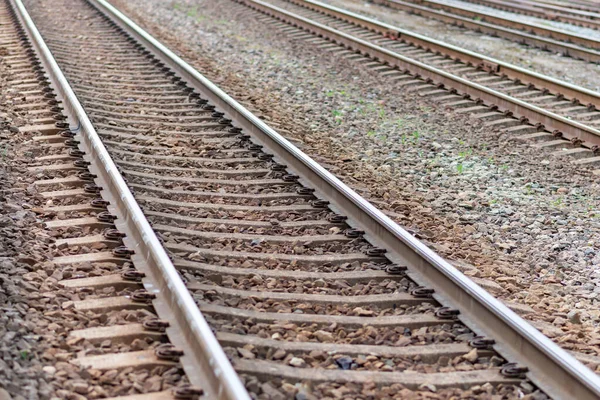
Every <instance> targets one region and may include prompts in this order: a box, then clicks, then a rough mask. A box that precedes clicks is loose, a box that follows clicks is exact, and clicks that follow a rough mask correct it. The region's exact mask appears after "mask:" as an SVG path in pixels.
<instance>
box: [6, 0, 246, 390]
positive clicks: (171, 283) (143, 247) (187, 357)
mask: <svg viewBox="0 0 600 400" xmlns="http://www.w3.org/2000/svg"><path fill="white" fill-rule="evenodd" d="M10 1H11V4H12V6H13V8H14V9H15V10H16V11H17V15H18V16H19V18H20V19H21V23H22V25H23V26H24V27H25V29H26V31H27V33H28V35H29V37H30V38H31V39H32V40H31V41H32V43H33V45H34V47H35V49H36V52H37V54H38V56H40V59H41V60H42V62H43V64H44V65H45V67H46V68H45V69H46V71H47V72H48V73H49V74H50V78H51V82H52V85H53V86H54V88H55V89H56V91H57V94H58V97H59V98H60V99H61V100H63V101H62V104H63V105H64V107H65V110H66V111H67V113H68V115H69V118H70V120H71V122H75V123H76V124H79V126H80V130H79V136H80V138H81V139H82V142H81V144H82V147H83V149H84V150H85V152H86V153H87V155H88V157H87V158H88V161H92V167H95V168H94V171H93V172H95V173H97V175H98V176H99V183H101V185H100V186H103V189H104V190H103V194H106V195H108V198H109V200H110V201H111V204H114V205H115V206H114V207H110V209H111V211H112V212H113V213H114V214H116V215H117V216H118V217H119V219H117V221H115V225H116V226H117V227H118V228H120V229H121V230H122V231H123V232H124V233H126V234H127V238H126V239H125V244H127V245H128V247H129V248H131V249H134V250H135V253H136V254H135V256H134V257H137V260H141V261H142V264H144V265H142V267H146V268H143V270H144V272H148V271H149V272H150V273H149V274H147V275H148V276H149V277H150V278H151V279H145V280H144V286H145V287H146V289H147V290H148V291H150V292H154V293H156V294H157V296H158V298H159V300H163V301H164V302H165V303H167V305H164V304H161V303H162V302H161V301H158V302H154V303H155V304H154V305H155V308H156V310H157V311H158V312H159V315H161V318H163V319H166V320H168V321H170V322H171V327H170V328H167V334H168V336H169V338H170V340H171V341H172V342H173V344H175V345H178V347H181V348H182V349H184V356H183V357H182V358H181V359H180V361H181V364H182V365H183V367H184V369H185V370H186V373H187V375H188V378H189V379H190V381H191V383H192V384H194V385H198V386H200V387H202V388H203V389H204V391H205V393H206V394H207V395H208V397H209V398H211V399H212V398H215V399H222V400H230V399H240V400H250V397H249V395H248V393H247V392H246V390H245V388H244V386H243V385H242V383H241V381H240V380H239V377H238V376H237V373H236V372H235V371H234V370H233V367H232V366H231V364H230V362H229V360H228V359H227V357H226V355H225V353H224V352H223V349H222V348H221V346H220V344H219V343H218V341H217V339H216V338H215V336H214V335H213V333H212V331H211V329H210V327H209V325H208V323H207V322H206V320H205V319H204V317H203V316H202V314H201V313H200V311H199V309H198V307H197V306H196V304H195V302H194V300H193V298H192V297H191V295H190V293H189V292H188V290H187V289H186V287H185V284H184V283H183V281H182V280H181V278H180V276H179V274H178V272H177V270H176V269H175V267H174V266H173V264H172V263H171V260H170V259H169V257H168V256H167V253H166V252H165V250H164V248H163V247H162V245H161V244H160V242H159V240H158V238H157V237H156V235H155V233H154V231H153V230H152V228H151V227H150V224H149V223H148V221H147V219H146V217H145V216H144V214H143V212H142V210H141V209H140V207H139V205H138V203H137V201H136V200H135V199H134V197H133V195H132V194H131V192H130V190H129V188H128V187H127V185H126V183H125V181H124V180H123V178H122V176H121V174H120V173H119V172H118V170H117V167H116V165H115V164H114V162H113V160H112V159H111V157H110V155H109V154H108V152H107V150H106V148H105V147H104V145H103V143H102V141H101V139H100V137H99V135H98V133H97V132H96V130H95V129H94V127H93V125H92V123H91V122H90V120H89V118H88V116H87V114H86V113H85V111H84V109H83V107H82V106H81V104H80V102H79V100H78V99H77V96H76V95H75V93H74V92H73V90H72V89H71V87H70V85H69V83H68V81H67V79H66V78H65V76H64V74H63V73H62V71H61V69H60V67H59V66H58V64H57V63H56V61H55V60H54V58H53V56H52V53H51V52H50V50H49V48H48V47H47V45H46V44H45V42H44V39H43V38H42V36H41V35H40V33H39V31H38V30H37V27H36V26H35V24H34V22H33V20H32V19H31V17H30V16H29V14H28V12H27V10H26V9H25V7H24V5H23V3H22V1H21V0H10ZM136 265H137V263H136ZM154 284H156V286H155V285H154ZM161 309H162V311H163V313H160V311H161ZM177 328H180V329H177ZM182 328H183V329H182Z"/></svg>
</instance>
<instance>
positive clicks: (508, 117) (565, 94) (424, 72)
mask: <svg viewBox="0 0 600 400" xmlns="http://www.w3.org/2000/svg"><path fill="white" fill-rule="evenodd" d="M239 2H240V3H242V4H246V5H248V6H249V7H251V8H253V9H256V10H258V11H260V12H262V13H265V14H267V15H269V16H272V17H274V18H276V19H278V20H281V21H284V22H285V23H287V24H290V25H292V26H294V27H298V28H300V29H301V30H303V31H307V32H309V34H312V35H316V36H319V37H321V38H322V39H321V40H322V43H313V45H318V46H320V47H321V48H323V49H325V50H328V51H330V52H332V53H334V54H336V55H339V56H340V57H344V58H347V59H350V58H351V59H356V60H358V61H359V62H361V63H363V64H365V65H366V66H367V67H370V68H372V69H373V70H374V71H376V72H377V73H379V74H380V75H381V76H385V77H387V78H388V79H391V80H392V81H394V82H395V83H396V85H398V87H411V86H412V87H413V90H418V91H419V93H421V94H423V95H424V96H431V97H434V98H436V99H437V100H439V101H440V102H442V103H443V104H445V105H447V106H449V107H453V108H461V110H459V112H461V113H475V114H477V115H476V117H477V118H480V119H482V120H484V121H487V122H486V124H488V125H489V126H497V127H505V128H506V131H507V132H508V133H510V134H511V135H515V137H516V138H517V139H520V140H536V141H539V142H540V143H538V144H537V146H539V147H541V148H548V149H553V148H560V149H561V150H559V151H558V152H556V155H560V156H563V155H573V156H575V157H577V160H576V161H574V162H576V163H579V164H583V165H585V164H594V163H597V162H598V161H600V158H599V157H598V156H597V154H598V151H599V147H598V146H600V131H599V130H598V129H597V128H596V127H597V126H599V124H600V119H599V118H600V112H599V111H598V110H597V107H598V104H599V101H598V100H599V98H600V94H599V93H597V92H593V91H590V90H587V89H584V88H581V87H577V86H574V85H571V84H568V83H566V82H562V81H559V80H556V79H553V78H551V77H547V76H544V75H541V74H537V73H535V72H532V71H528V70H526V69H523V68H520V67H517V66H514V65H511V64H508V63H505V62H502V61H499V60H495V59H492V58H489V57H486V56H483V55H480V54H477V53H474V52H471V51H468V50H464V49H461V48H459V47H456V46H452V45H449V44H445V43H443V42H440V41H437V40H434V39H430V38H427V37H425V36H422V35H418V34H416V33H413V32H410V31H406V30H403V29H400V28H398V27H395V26H392V25H389V24H384V23H381V22H378V21H375V20H373V19H370V18H366V17H364V16H361V15H358V14H355V13H351V12H348V11H346V10H343V9H340V8H337V7H332V6H329V5H326V4H323V3H319V2H317V1H313V0H270V1H268V2H267V1H261V0H239ZM290 29H292V28H290ZM294 29H295V28H294ZM290 32H292V35H295V33H293V32H295V31H294V30H293V29H292V30H291V31H290ZM296 36H297V37H298V38H300V39H305V37H304V36H303V35H301V34H300V33H298V35H296ZM361 60H364V62H363V61H361ZM565 139H566V140H568V141H570V143H567V142H566V141H565ZM567 148H568V149H567Z"/></svg>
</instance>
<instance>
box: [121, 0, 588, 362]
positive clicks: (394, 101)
mask: <svg viewBox="0 0 600 400" xmlns="http://www.w3.org/2000/svg"><path fill="white" fill-rule="evenodd" d="M114 4H115V5H117V6H118V7H120V8H121V10H123V11H124V12H126V13H128V14H129V15H130V16H132V17H133V18H134V19H135V20H136V21H137V22H138V23H141V25H142V26H144V27H145V28H147V29H149V30H150V31H151V33H153V34H155V35H156V36H158V37H159V38H160V39H161V40H163V41H164V42H165V43H166V44H167V45H169V46H170V47H171V48H173V49H175V50H177V51H178V52H179V53H181V54H182V55H183V56H184V58H186V59H187V60H188V61H190V62H191V63H192V64H193V65H195V66H196V67H197V68H198V69H199V70H200V71H201V72H203V73H205V74H206V75H207V76H208V77H209V78H211V79H212V80H213V81H214V82H215V83H217V84H218V85H220V86H221V87H222V88H223V89H225V90H226V91H228V92H229V93H230V94H232V95H233V96H234V97H236V98H237V99H238V100H240V101H242V102H243V103H244V104H246V105H247V106H248V107H249V108H251V109H252V110H253V111H255V112H256V113H258V114H259V115H261V116H262V117H263V118H264V119H265V120H266V121H267V122H268V123H270V124H271V125H272V126H273V127H274V128H276V129H278V130H279V131H280V132H281V133H283V134H284V135H286V136H288V137H289V138H290V139H292V140H293V141H294V142H295V143H297V144H298V146H299V147H300V148H301V149H303V150H304V151H305V152H307V153H308V154H310V155H311V156H313V157H314V158H315V159H316V160H318V161H319V162H322V163H324V165H325V166H326V167H328V168H329V169H330V170H331V171H332V172H334V173H335V174H337V175H338V176H339V177H340V178H341V179H342V180H343V181H345V182H346V183H348V184H350V185H351V186H352V187H353V188H355V189H356V190H357V191H359V192H360V193H361V194H362V195H364V196H365V197H367V198H368V199H369V200H371V201H372V202H373V203H374V204H376V205H377V206H379V207H380V208H382V209H383V210H385V211H386V212H387V213H388V214H389V215H390V216H392V217H393V218H394V219H395V220H396V221H397V222H399V223H400V224H401V225H403V226H405V227H407V228H408V229H409V230H411V231H413V232H415V233H416V234H417V235H418V237H419V238H421V239H422V240H423V241H424V242H425V243H427V244H429V245H430V246H431V247H432V248H433V249H434V250H436V251H437V252H439V253H440V254H441V255H443V256H444V257H446V258H448V259H449V260H451V261H454V262H456V263H457V264H460V265H459V266H462V267H461V269H463V270H464V271H465V273H467V274H468V275H470V276H473V277H474V278H480V279H487V280H493V281H494V283H495V284H496V285H497V286H496V290H494V294H495V295H497V296H499V297H501V298H502V299H503V300H506V301H507V302H510V303H514V304H518V305H520V308H519V309H520V311H521V312H522V313H523V314H524V317H525V318H527V319H530V320H532V321H535V323H536V326H538V327H541V328H543V332H545V333H546V334H548V335H549V336H551V337H554V339H555V340H556V341H557V342H558V343H560V344H561V345H562V346H563V347H564V348H567V349H572V350H580V351H584V352H587V353H590V354H592V355H597V354H598V351H599V350H600V348H599V346H598V345H599V344H600V335H599V333H600V329H599V328H598V321H600V312H599V311H598V303H599V302H598V299H597V296H598V294H599V293H600V273H599V272H598V271H596V270H595V268H594V267H595V266H596V265H597V264H598V262H599V261H600V257H599V256H598V254H597V247H598V240H599V237H600V236H599V233H600V224H599V223H598V221H599V220H598V217H600V214H597V212H596V209H597V205H598V185H597V184H596V183H594V175H593V174H592V172H591V170H590V169H583V170H577V169H576V168H574V167H573V166H571V165H569V163H568V160H566V159H560V158H555V157H550V156H549V154H548V152H545V151H540V150H536V149H534V148H532V147H530V146H528V145H526V144H522V143H520V142H514V141H513V138H512V137H511V136H509V135H508V134H505V133H502V132H500V131H497V130H493V129H489V128H485V127H484V126H483V124H482V123H481V122H480V121H478V120H475V119H472V118H469V117H465V116H461V115H458V114H456V113H454V112H452V111H450V110H447V109H444V107H441V106H440V105H439V104H436V103H435V101H433V100H426V99H422V98H420V97H419V96H417V95H414V94H411V93H407V92H404V91H402V90H399V89H397V88H394V87H393V85H391V84H390V82H387V81H384V80H383V79H381V78H378V77H376V76H374V74H372V73H370V72H369V71H368V70H367V69H366V68H363V67H359V66H357V65H356V64H352V63H350V62H346V61H343V60H340V59H338V58H336V57H334V56H331V55H328V54H327V53H323V52H321V51H318V50H317V49H315V48H313V47H311V46H310V45H308V44H306V43H301V42H294V41H291V40H289V39H288V38H286V36H285V35H284V34H282V33H281V32H280V31H278V30H277V29H275V28H274V27H272V26H271V25H268V24H265V23H264V22H259V21H257V20H256V17H257V16H258V15H259V14H256V13H254V12H252V11H250V10H249V9H247V8H245V7H243V6H241V5H238V4H235V3H233V2H231V1H222V2H218V3H215V2H212V1H178V2H159V1H144V2H142V1H141V0H134V1H130V2H123V1H115V2H114ZM539 54H540V56H544V57H546V62H548V61H549V60H553V56H548V55H547V54H548V53H542V52H540V53H539ZM593 68H595V67H594V66H593ZM573 75H576V74H573ZM492 289H493V287H492ZM588 364H590V365H591V366H592V367H594V368H595V367H596V366H597V365H595V364H594V360H593V359H592V361H591V362H589V363H588Z"/></svg>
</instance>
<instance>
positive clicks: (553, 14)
mask: <svg viewBox="0 0 600 400" xmlns="http://www.w3.org/2000/svg"><path fill="white" fill-rule="evenodd" d="M466 1H468V2H469V3H474V4H479V5H482V6H487V7H491V8H496V9H498V10H503V11H509V12H513V13H517V14H523V15H529V16H532V17H537V18H541V19H547V20H552V21H560V22H565V23H568V24H572V25H576V26H583V27H586V28H591V29H598V28H599V27H600V14H599V13H597V12H589V11H579V10H575V9H572V8H569V7H564V6H556V5H549V4H543V3H541V2H519V1H504V0H466Z"/></svg>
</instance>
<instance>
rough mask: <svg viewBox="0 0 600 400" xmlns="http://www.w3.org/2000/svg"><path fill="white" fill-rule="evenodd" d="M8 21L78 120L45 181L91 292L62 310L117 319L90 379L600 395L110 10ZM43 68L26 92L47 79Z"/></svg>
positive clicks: (62, 6) (42, 161) (103, 332)
mask: <svg viewBox="0 0 600 400" xmlns="http://www.w3.org/2000/svg"><path fill="white" fill-rule="evenodd" d="M5 4H6V5H5V8H6V10H10V9H14V10H16V12H17V14H18V18H17V19H18V21H20V23H21V24H22V25H23V26H24V27H25V31H26V32H27V35H28V36H29V37H30V38H31V39H32V43H33V47H34V49H35V54H36V55H37V57H39V60H40V61H41V65H42V66H43V69H44V70H45V71H47V73H48V74H49V77H50V79H49V84H50V88H52V89H53V90H50V89H45V90H42V91H41V94H42V96H41V99H40V101H41V102H40V104H39V106H38V107H36V109H40V110H41V111H42V113H43V112H44V110H45V109H46V108H48V109H49V108H51V107H57V108H54V109H52V110H54V111H53V112H60V111H62V112H64V114H63V115H64V116H65V117H66V118H67V121H68V122H65V121H64V118H65V117H58V116H57V118H58V119H59V124H58V125H56V124H54V123H53V122H50V121H46V125H44V126H36V125H34V128H30V129H32V130H34V131H36V132H38V133H39V135H38V136H37V137H36V141H37V142H39V144H40V146H41V148H40V154H39V156H38V157H37V159H36V163H35V165H32V166H31V171H32V173H35V174H37V175H38V177H39V179H38V180H37V182H36V187H37V188H38V190H39V191H40V192H41V195H42V196H44V198H46V199H47V200H48V202H47V203H46V204H42V205H41V207H40V209H39V210H38V212H39V213H40V215H41V217H42V218H44V219H45V220H46V226H47V229H48V230H50V231H51V232H52V235H53V236H54V237H55V238H56V243H55V244H56V254H55V258H54V260H53V263H54V266H55V268H56V269H57V270H59V271H61V272H62V273H64V274H65V275H64V276H65V278H64V279H62V280H61V281H59V282H58V284H60V285H61V286H63V287H66V288H71V289H73V290H75V291H77V293H79V295H78V297H79V298H76V299H73V301H72V302H71V303H69V304H66V305H65V307H67V308H68V309H69V310H73V313H76V314H77V315H81V316H82V317H83V316H84V315H86V316H92V315H94V316H95V317H94V320H95V319H98V320H99V321H103V323H102V325H101V326H96V327H94V326H90V327H89V328H87V329H84V330H76V331H71V332H70V333H69V337H70V338H71V339H73V340H75V341H76V342H77V343H84V344H85V346H87V349H88V352H90V353H91V354H94V355H83V356H82V357H79V358H76V359H73V360H71V361H72V362H73V363H76V364H78V365H80V366H82V367H83V368H91V371H100V375H97V374H96V372H93V373H90V374H89V375H90V376H91V377H90V379H91V380H92V381H93V380H94V379H98V378H97V377H98V376H101V375H102V374H108V373H109V372H110V371H117V373H118V371H121V370H124V369H125V370H140V369H142V370H143V369H146V370H148V371H149V374H147V375H148V376H152V375H155V374H158V375H160V376H164V375H165V374H166V373H167V372H168V373H169V374H168V376H172V375H173V374H176V375H177V379H175V380H172V382H173V385H172V386H175V387H176V389H175V391H167V390H160V391H157V388H158V389H161V388H165V386H164V385H163V386H156V385H150V386H147V387H146V386H143V387H141V386H140V387H137V389H135V390H138V391H141V392H145V393H146V394H147V395H146V396H145V397H143V398H144V399H155V398H156V399H171V398H178V399H184V398H194V397H199V396H204V397H205V398H210V399H215V398H222V399H245V398H248V394H247V393H246V391H245V390H244V387H243V386H242V382H243V384H244V385H245V388H246V389H247V390H248V391H249V392H250V393H252V394H253V396H255V397H259V398H285V397H290V396H294V395H295V394H297V393H298V391H304V390H307V389H305V388H306V387H308V388H310V390H309V391H311V392H312V393H313V395H314V396H316V397H325V396H335V395H336V394H340V395H346V396H350V397H359V396H366V395H370V396H375V397H377V396H381V397H383V396H389V397H393V396H397V395H400V396H409V395H411V394H414V393H418V392H419V391H429V390H437V392H438V393H439V394H441V395H446V396H448V397H449V396H461V395H471V396H480V397H490V396H492V395H499V396H503V397H507V398H518V397H520V396H522V395H524V394H527V393H531V392H535V395H536V396H538V397H537V398H544V397H545V396H546V395H545V394H543V393H542V392H540V390H539V389H537V388H535V386H533V385H532V384H531V382H533V383H534V384H536V385H538V386H539V387H540V388H541V390H543V392H545V393H546V394H547V395H549V396H551V397H552V398H555V399H567V398H573V396H575V398H578V399H582V400H585V399H595V398H597V397H598V396H599V395H600V384H599V382H598V381H599V379H598V377H596V376H595V375H594V374H593V373H592V372H591V371H589V370H588V369H586V368H585V367H583V366H582V365H581V364H579V363H578V362H576V361H575V360H574V359H573V358H572V357H571V356H569V355H567V354H566V353H565V352H564V351H562V350H560V348H558V347H557V346H556V345H555V344H553V343H552V342H551V341H550V340H549V339H547V338H546V337H544V336H543V335H541V334H540V333H539V332H537V331H536V330H535V329H533V328H532V327H531V326H529V325H528V324H526V323H525V322H524V321H523V320H522V319H520V318H519V317H518V316H517V315H516V314H514V313H513V312H512V311H510V310H509V309H508V308H507V307H506V306H504V305H502V304H501V303H500V302H499V301H498V300H496V299H494V298H493V297H492V296H490V295H489V294H488V293H486V292H485V291H483V290H482V289H481V288H480V287H478V286H477V285H475V284H474V283H473V282H472V281H470V280H469V279H467V278H466V277H465V276H464V275H462V274H461V273H460V272H459V271H458V270H457V269H456V268H454V267H453V266H451V265H450V264H448V263H447V262H446V261H444V260H443V259H441V258H440V257H439V256H437V255H436V254H435V253H433V252H432V251H431V250H429V249H428V248H427V247H425V246H424V245H423V244H421V243H420V242H418V241H417V240H416V239H415V238H414V237H412V236H411V235H409V234H408V233H407V232H405V231H404V230H402V229H401V228H400V227H398V226H397V225H396V224H395V223H393V222H392V221H391V220H390V219H389V218H387V217H385V216H384V215H383V214H382V213H381V212H380V211H378V210H377V209H375V208H374V207H373V206H372V205H370V204H369V203H367V202H366V201H365V200H364V199H362V198H361V197H359V196H358V195H357V194H356V193H354V192H353V191H352V190H351V189H349V188H348V187H347V186H345V185H344V184H343V183H341V182H340V181H339V180H337V179H336V178H335V177H333V176H332V175H331V174H329V173H328V172H327V171H326V170H324V169H323V168H322V167H320V166H319V165H318V164H316V163H315V162H314V161H313V160H311V159H310V158H308V157H307V156H306V155H305V154H303V153H302V152H300V151H299V150H298V149H297V148H295V147H294V146H292V145H291V144H290V143H289V142H288V141H286V140H285V139H284V138H283V137H282V136H280V135H279V134H277V133H276V132H275V131H273V130H272V129H271V128H269V127H268V126H267V125H266V124H265V123H264V122H262V121H261V120H260V119H258V118H257V117H255V116H254V115H252V114H251V113H249V112H248V111H247V110H245V109H244V108H243V107H242V106H240V105H239V104H238V103H237V102H235V101H234V100H233V99H231V98H230V97H229V96H227V95H226V94H225V93H223V92H222V91H221V90H220V89H218V88H217V87H216V86H214V85H213V84H212V83H211V82H210V81H208V80H207V79H206V78H205V77H203V76H202V75H200V74H199V73H198V72H197V71H195V70H194V69H193V68H191V67H190V66H189V65H187V64H186V63H185V62H184V61H182V60H181V59H180V58H178V57H177V56H175V55H174V54H173V53H172V52H170V51H169V50H168V49H166V48H165V47H164V46H162V45H161V44H160V43H159V42H157V41H156V40H155V39H153V38H152V37H150V36H149V35H148V34H147V33H145V32H144V31H143V30H141V29H140V28H139V27H137V26H136V25H135V24H134V23H133V22H132V21H130V20H129V19H127V18H126V17H125V16H123V15H122V14H121V13H119V12H118V11H117V10H116V9H114V8H113V7H112V6H110V5H109V4H108V3H107V2H105V1H103V0H92V1H89V3H86V2H84V1H83V0H82V1H76V2H73V1H67V0H63V1H53V2H47V1H44V0H30V1H27V2H26V5H27V9H28V10H29V12H30V13H31V15H32V18H30V17H29V15H28V12H27V9H26V8H25V6H24V5H23V4H22V3H21V0H10V1H7V2H6V3H5ZM0 15H1V14H0ZM65 19H66V20H68V21H70V23H69V24H65V23H64V21H65ZM36 25H37V26H36ZM38 27H39V31H38ZM82 32H85V35H82V34H81V33H82ZM21 36H22V37H24V36H25V35H21ZM24 49H25V47H24ZM23 51H24V52H25V51H26V50H23ZM28 57H30V58H31V56H28ZM30 58H27V57H25V58H23V59H17V60H15V61H13V62H15V64H14V65H15V66H19V65H23V69H24V70H27V71H25V72H23V75H20V73H19V74H18V76H22V78H23V79H25V80H27V82H29V80H37V81H41V82H42V83H43V82H45V81H44V76H43V75H41V69H42V68H41V67H39V68H38V72H37V73H36V72H35V71H36V67H35V66H34V67H32V66H31V65H29V64H31V63H32V62H33V63H35V59H36V57H33V61H32V60H30ZM90 61H91V62H90ZM63 71H64V72H63ZM54 95H56V100H57V101H58V103H57V102H55V98H54ZM30 100H31V99H30ZM48 101H49V102H50V104H47V102H48ZM52 121H54V120H52ZM113 160H114V162H113ZM94 199H95V201H92V202H90V201H91V200H94ZM138 204H139V205H138ZM150 225H152V227H153V229H152V228H151V227H150ZM155 232H156V233H155ZM66 272H68V274H66ZM123 310H128V311H129V312H130V313H131V314H128V315H133V316H132V317H127V318H125V319H120V318H115V317H114V316H113V314H111V313H115V312H116V313H118V312H123ZM200 311H202V314H203V315H204V317H205V318H206V321H205V320H204V317H203V316H202V314H200ZM101 315H106V316H105V317H103V318H101V317H99V316H101ZM157 317H158V318H160V319H157ZM207 322H208V324H207ZM209 326H210V329H209ZM211 330H212V331H213V332H215V335H213V333H212V332H211ZM135 340H138V341H139V340H143V341H145V342H146V343H147V344H148V346H147V348H146V349H145V350H142V351H132V343H133V342H134V341H135ZM217 340H218V342H220V344H221V345H222V346H223V347H224V348H225V353H226V354H227V356H228V357H229V359H230V361H231V364H232V365H233V369H235V371H236V372H237V373H238V374H240V376H241V381H240V380H239V379H238V377H237V376H236V375H235V373H234V372H233V369H232V365H231V364H230V362H229V361H228V360H227V359H226V358H225V354H224V353H223V350H222V349H221V347H219V345H218V344H217ZM164 342H167V344H166V345H165V343H164ZM107 343H108V345H107ZM117 343H118V344H120V345H119V346H116V345H115V344H117ZM161 343H162V345H161ZM507 360H508V361H509V362H507ZM180 369H183V370H184V371H185V372H186V373H187V374H186V375H185V376H184V375H183V373H181V372H177V371H179V370H180ZM165 371H167V372H165ZM161 374H162V375H161ZM102 376H103V375H102ZM188 381H189V383H191V384H192V385H193V386H187V383H188ZM528 381H529V382H528ZM169 382H171V381H169ZM296 383H299V385H294V384H296ZM94 384H98V385H99V383H97V382H95V383H94ZM168 386H169V385H167V386H166V387H168ZM432 386H435V388H433V389H432ZM90 387H93V385H92V386H90ZM79 388H80V389H81V390H80V391H79V392H78V393H80V394H86V395H87V394H89V393H82V392H83V390H84V389H82V387H81V386H80V387H79ZM90 390H91V389H90ZM132 390H133V389H132ZM201 393H202V394H201ZM133 398H134V397H131V399H133ZM135 398H136V399H139V398H141V397H135Z"/></svg>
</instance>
